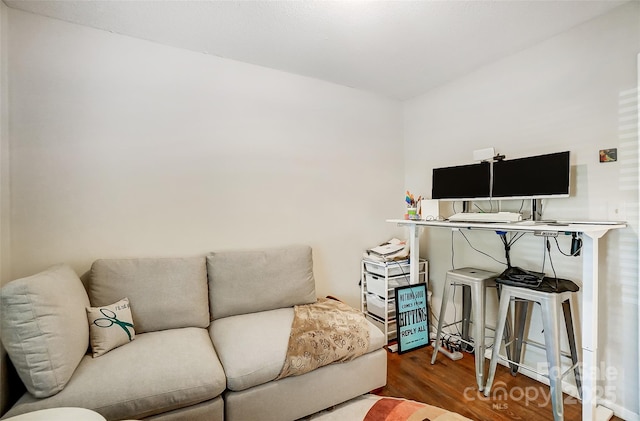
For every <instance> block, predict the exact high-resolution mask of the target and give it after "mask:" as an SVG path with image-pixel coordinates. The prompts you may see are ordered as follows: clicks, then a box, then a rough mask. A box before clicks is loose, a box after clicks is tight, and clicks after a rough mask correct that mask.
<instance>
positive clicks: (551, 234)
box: [533, 231, 558, 237]
mask: <svg viewBox="0 0 640 421" xmlns="http://www.w3.org/2000/svg"><path fill="white" fill-rule="evenodd" d="M533 235H536V236H538V237H557V236H558V233H557V232H556V231H534V232H533Z"/></svg>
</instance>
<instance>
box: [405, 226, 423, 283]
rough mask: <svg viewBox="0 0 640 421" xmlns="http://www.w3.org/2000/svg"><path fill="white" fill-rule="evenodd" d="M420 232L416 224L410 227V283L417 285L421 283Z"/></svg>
mask: <svg viewBox="0 0 640 421" xmlns="http://www.w3.org/2000/svg"><path fill="white" fill-rule="evenodd" d="M418 233H419V230H418V227H417V226H416V224H411V225H409V247H410V249H411V250H410V251H409V260H410V262H409V283H410V284H412V285H413V284H417V283H419V282H420V238H419V236H418ZM425 279H426V274H425Z"/></svg>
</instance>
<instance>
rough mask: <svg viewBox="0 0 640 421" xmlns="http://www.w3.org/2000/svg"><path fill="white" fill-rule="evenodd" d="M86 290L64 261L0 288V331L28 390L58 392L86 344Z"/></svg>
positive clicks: (38, 395)
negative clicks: (63, 263)
mask: <svg viewBox="0 0 640 421" xmlns="http://www.w3.org/2000/svg"><path fill="white" fill-rule="evenodd" d="M88 305H89V298H88V296H87V292H86V291H85V289H84V286H83V285H82V282H81V281H80V278H78V275H76V273H75V272H74V271H73V269H71V268H70V267H69V266H67V265H56V266H53V267H51V268H49V269H47V270H46V271H44V272H41V273H38V274H36V275H33V276H29V277H27V278H22V279H16V280H15V281H11V282H9V283H8V284H6V285H5V286H4V287H3V288H2V293H1V301H0V316H1V317H0V319H1V326H0V336H1V338H2V344H3V345H4V347H5V349H6V350H7V354H9V358H11V361H12V362H13V364H14V366H15V368H16V371H17V372H18V375H19V376H20V379H21V380H22V382H23V383H24V385H25V386H26V388H27V390H28V391H29V393H31V394H32V395H33V396H35V397H36V398H46V397H49V396H52V395H55V394H56V393H58V392H60V391H61V390H62V389H63V388H64V387H65V386H66V384H67V382H68V381H69V379H70V378H71V375H72V374H73V372H74V371H75V369H76V368H77V367H78V364H79V363H80V360H81V359H82V357H83V356H84V355H85V354H86V352H87V347H88V345H89V327H88V326H87V316H86V313H85V308H86V307H87V306H88Z"/></svg>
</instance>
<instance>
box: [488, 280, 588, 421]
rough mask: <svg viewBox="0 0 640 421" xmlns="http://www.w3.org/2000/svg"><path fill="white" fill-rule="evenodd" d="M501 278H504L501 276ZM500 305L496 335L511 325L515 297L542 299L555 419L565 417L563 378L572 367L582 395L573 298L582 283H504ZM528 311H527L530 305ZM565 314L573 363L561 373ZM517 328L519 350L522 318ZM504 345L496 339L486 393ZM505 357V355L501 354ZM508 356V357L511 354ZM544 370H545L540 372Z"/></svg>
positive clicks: (525, 300) (532, 299)
mask: <svg viewBox="0 0 640 421" xmlns="http://www.w3.org/2000/svg"><path fill="white" fill-rule="evenodd" d="M498 282H500V280H498ZM501 290H502V291H501V297H500V308H499V310H498V322H497V326H496V335H498V332H503V331H504V329H505V327H506V326H507V324H508V323H507V317H508V315H509V305H510V303H511V302H512V301H516V302H517V301H521V302H523V303H526V305H528V304H529V303H538V304H540V307H541V313H542V325H543V328H544V342H545V348H546V352H547V362H548V364H549V374H548V376H546V377H548V378H549V386H550V389H551V405H552V409H553V419H554V420H555V421H560V420H562V419H564V408H563V403H562V378H563V377H564V376H565V375H566V374H567V373H568V372H569V371H571V370H574V374H575V379H576V386H577V388H578V393H579V394H580V395H582V384H581V383H582V382H581V380H580V366H579V361H580V359H581V356H580V355H579V354H578V353H579V350H580V348H579V347H577V346H576V338H575V332H574V329H573V319H572V316H571V300H572V299H573V297H574V296H575V294H576V292H577V291H578V290H579V287H578V286H577V285H576V284H575V283H573V282H571V281H568V280H566V279H556V278H548V277H545V278H544V279H543V281H542V283H541V284H540V285H539V286H514V285H504V284H503V285H501ZM524 313H525V314H526V308H525V311H524ZM561 314H563V315H564V322H565V327H566V330H567V337H568V340H569V348H570V354H571V355H570V356H571V361H572V363H573V365H572V366H571V367H570V368H569V370H567V371H566V372H565V373H561V362H560V357H561V356H562V354H561V352H560V330H561V328H560V317H561V316H560V315H561ZM518 325H519V326H518V327H516V330H519V331H520V332H519V333H517V338H516V344H515V345H516V347H515V349H516V350H521V349H522V342H523V341H524V340H523V336H524V334H523V331H522V329H523V328H522V326H523V325H524V323H521V322H518ZM504 337H505V344H506V343H508V342H507V341H508V340H509V339H506V338H508V337H510V335H508V336H507V335H505V336H504ZM499 350H500V347H499V346H498V342H496V344H495V346H494V347H493V352H492V353H491V362H490V363H489V375H488V377H487V384H486V386H485V389H484V395H485V396H487V397H488V396H489V394H490V393H491V386H492V384H493V380H494V377H495V374H496V366H497V363H498V356H499V355H498V354H499ZM516 357H517V358H518V359H519V355H516ZM501 358H503V357H501ZM507 359H508V358H507ZM539 374H542V373H539Z"/></svg>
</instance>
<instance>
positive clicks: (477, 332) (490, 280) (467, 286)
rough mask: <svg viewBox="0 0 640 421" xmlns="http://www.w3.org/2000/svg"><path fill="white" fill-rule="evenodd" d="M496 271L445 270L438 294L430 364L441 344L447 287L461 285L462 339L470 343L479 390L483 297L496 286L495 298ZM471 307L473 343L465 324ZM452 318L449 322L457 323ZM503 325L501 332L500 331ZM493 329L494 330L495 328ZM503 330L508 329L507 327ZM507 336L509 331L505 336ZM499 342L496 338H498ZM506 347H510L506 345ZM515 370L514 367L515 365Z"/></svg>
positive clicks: (468, 320)
mask: <svg viewBox="0 0 640 421" xmlns="http://www.w3.org/2000/svg"><path fill="white" fill-rule="evenodd" d="M497 276H498V274H496V273H493V272H488V271H486V270H482V269H475V268H469V267H466V268H462V269H455V270H450V271H448V272H447V276H446V279H445V288H444V292H443V295H442V305H441V306H440V317H439V318H438V331H437V332H436V341H435V346H434V350H433V355H432V356H431V364H435V362H436V357H437V355H438V350H439V349H440V346H441V345H442V328H443V324H444V318H445V315H446V312H447V304H448V303H449V290H450V289H451V287H452V286H453V287H456V286H462V288H463V295H462V342H463V343H465V344H467V345H471V344H473V348H474V353H475V363H476V382H477V383H478V390H479V391H482V389H483V388H484V377H485V376H484V372H485V368H484V351H485V334H484V330H485V299H486V289H487V288H496V291H497V292H498V298H499V297H500V295H499V294H500V292H499V291H498V288H497V286H496V283H495V279H496V277H497ZM472 310H473V343H472V342H471V338H470V337H469V324H470V320H471V311H472ZM459 322H460V321H456V322H454V323H452V324H455V323H459ZM504 329H505V328H504V326H503V328H502V330H501V332H502V331H503V330H504ZM496 332H497V331H496ZM507 332H510V329H509V327H507ZM508 337H510V334H509V336H508ZM498 343H499V341H498ZM508 349H510V347H509V348H508ZM516 369H517V367H516Z"/></svg>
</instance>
